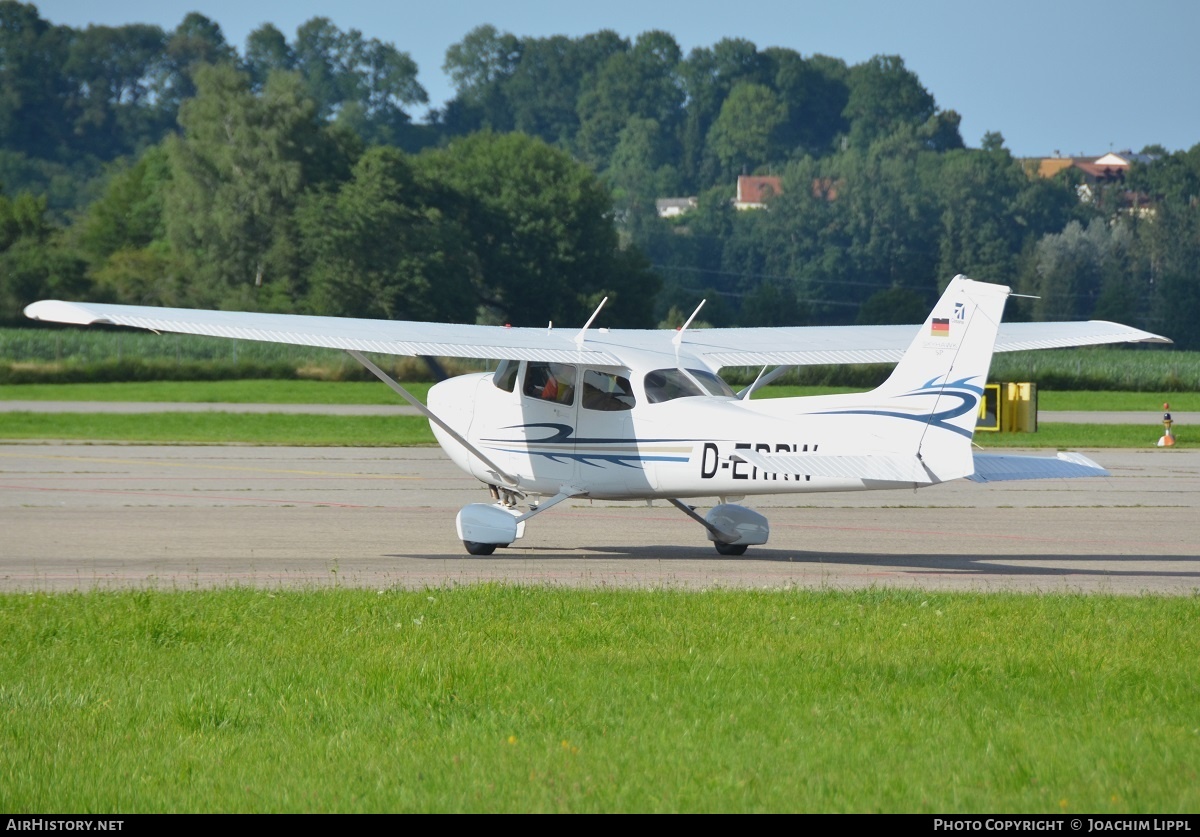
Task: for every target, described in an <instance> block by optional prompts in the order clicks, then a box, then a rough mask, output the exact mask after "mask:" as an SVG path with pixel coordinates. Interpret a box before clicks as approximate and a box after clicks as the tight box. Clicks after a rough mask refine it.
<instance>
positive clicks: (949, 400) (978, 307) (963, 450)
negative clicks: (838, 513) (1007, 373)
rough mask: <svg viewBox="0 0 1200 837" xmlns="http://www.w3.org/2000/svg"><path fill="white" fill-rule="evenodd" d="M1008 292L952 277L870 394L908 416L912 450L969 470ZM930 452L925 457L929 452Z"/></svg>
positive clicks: (969, 471)
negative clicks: (912, 434) (913, 440)
mask: <svg viewBox="0 0 1200 837" xmlns="http://www.w3.org/2000/svg"><path fill="white" fill-rule="evenodd" d="M1010 292H1011V291H1010V289H1009V288H1008V287H1006V286H1004V285H992V284H988V283H986V282H976V281H974V280H972V279H968V278H967V277H966V276H962V275H958V276H955V277H954V278H953V279H952V280H951V281H950V284H949V285H947V286H946V290H945V292H944V293H943V294H942V297H941V299H939V300H938V301H937V304H936V305H934V307H933V310H932V311H931V312H930V313H929V316H928V317H927V318H926V320H925V323H924V324H923V325H922V326H921V329H920V331H919V332H918V333H917V335H916V337H914V338H913V341H912V343H910V344H909V347H908V350H907V351H905V353H904V357H903V358H902V359H901V360H900V363H898V364H897V365H896V368H895V369H894V370H893V371H892V374H891V375H890V376H889V377H888V379H887V380H886V381H885V382H884V383H883V384H882V385H881V386H880V387H879V388H878V389H876V390H875V391H874V392H873V393H872V394H871V395H872V397H873V400H876V401H878V400H881V399H886V400H887V402H888V403H889V404H891V405H895V407H896V409H897V410H898V411H899V412H895V413H891V414H892V415H896V416H899V415H904V416H905V417H906V418H909V419H915V420H916V421H915V422H914V424H916V427H913V428H912V430H913V431H914V432H916V433H917V436H918V438H917V439H916V452H917V454H918V456H920V457H921V458H922V459H924V460H927V461H930V462H933V461H940V462H946V463H947V464H949V461H956V462H960V466H958V467H954V468H951V470H959V467H965V468H967V473H968V474H969V473H971V469H970V464H969V463H970V459H971V456H970V452H971V447H970V444H971V439H972V437H973V436H974V435H975V423H976V420H977V417H978V408H979V402H980V400H981V399H982V398H983V388H984V384H986V383H987V376H988V370H989V368H990V367H991V364H992V352H993V350H994V349H995V347H996V335H997V333H998V332H999V328H1000V319H1001V316H1002V315H1003V313H1004V303H1005V301H1006V300H1007V299H1008V295H1009V293H1010ZM931 455H932V457H931Z"/></svg>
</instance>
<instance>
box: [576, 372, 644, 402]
mask: <svg viewBox="0 0 1200 837" xmlns="http://www.w3.org/2000/svg"><path fill="white" fill-rule="evenodd" d="M582 403H583V408H584V409H585V410H604V411H607V412H618V411H620V410H632V409H633V405H634V397H633V387H632V386H630V384H629V379H628V378H625V377H622V376H620V375H612V374H610V373H608V372H597V371H596V370H595V369H587V370H584V373H583V402H582Z"/></svg>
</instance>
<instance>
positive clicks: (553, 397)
mask: <svg viewBox="0 0 1200 837" xmlns="http://www.w3.org/2000/svg"><path fill="white" fill-rule="evenodd" d="M521 391H522V392H524V393H525V394H526V395H528V396H529V397H530V398H537V399H540V400H542V401H554V402H555V403H558V404H567V405H570V404H574V403H575V367H574V366H573V365H571V364H569V363H534V362H532V361H531V362H530V363H528V364H526V365H525V386H524V387H523V388H522V390H521Z"/></svg>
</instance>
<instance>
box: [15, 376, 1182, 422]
mask: <svg viewBox="0 0 1200 837" xmlns="http://www.w3.org/2000/svg"><path fill="white" fill-rule="evenodd" d="M404 386H405V388H406V389H408V391H409V392H411V393H412V394H413V395H415V396H417V397H418V398H420V399H421V400H422V401H424V400H425V398H426V395H427V394H428V392H429V388H430V387H431V386H433V384H431V383H428V382H424V383H406V384H404ZM860 391H861V388H855V387H819V386H804V387H801V386H782V385H781V386H771V387H767V388H765V389H763V390H759V391H758V392H756V394H755V395H756V397H763V398H782V397H795V396H804V395H831V394H835V393H842V392H860ZM0 400H3V401H135V402H136V401H143V402H160V401H161V402H180V403H188V402H192V403H213V402H227V403H233V404H385V405H386V404H403V403H404V402H403V401H402V400H401V399H400V398H399V396H397V395H395V394H394V393H393V392H392V391H391V390H390V389H388V388H387V387H385V386H384V385H383V384H380V383H379V382H378V381H293V380H234V381H148V382H130V383H97V384H10V385H7V386H4V387H0ZM1164 401H1168V402H1170V404H1171V409H1172V410H1176V411H1179V412H1186V411H1200V392H1160V393H1146V392H1103V391H1100V392H1097V391H1084V390H1080V391H1070V390H1068V391H1059V390H1044V389H1043V390H1039V392H1038V407H1039V409H1042V410H1085V411H1090V410H1119V411H1144V412H1145V413H1146V416H1147V420H1148V421H1150V422H1153V421H1155V420H1156V416H1157V417H1158V418H1161V415H1160V414H1161V412H1162V405H1163V402H1164Z"/></svg>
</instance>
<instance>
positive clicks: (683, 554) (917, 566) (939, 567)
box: [384, 545, 1200, 579]
mask: <svg viewBox="0 0 1200 837" xmlns="http://www.w3.org/2000/svg"><path fill="white" fill-rule="evenodd" d="M384 557H388V558H408V559H422V560H423V559H428V560H437V561H445V560H446V558H447V556H446V555H444V554H440V555H401V554H394V555H388V556H384ZM461 559H462V560H465V561H472V562H476V561H478V562H487V561H497V562H508V561H534V562H537V561H551V560H570V561H573V562H580V563H583V562H586V561H589V560H614V559H616V560H628V561H658V562H661V561H701V562H704V563H708V564H713V565H717V564H720V565H725V566H728V567H731V568H733V567H737V566H738V565H740V564H748V563H754V562H763V561H765V562H771V563H776V564H796V565H802V566H826V567H828V566H836V567H847V568H849V567H871V568H875V569H879V570H894V571H897V572H905V573H907V574H910V575H922V574H941V573H946V572H954V573H963V574H974V575H977V576H989V575H992V576H1079V577H1099V578H1103V577H1109V578H1123V577H1140V578H1178V579H1187V578H1196V579H1200V570H1193V569H1190V568H1189V569H1183V568H1181V569H1179V570H1163V569H1161V567H1159V568H1156V569H1149V568H1145V567H1139V565H1140V564H1148V563H1153V564H1156V565H1162V564H1171V563H1175V562H1179V563H1184V564H1187V565H1191V566H1197V565H1198V563H1200V562H1198V559H1197V558H1195V557H1193V556H1187V555H1104V554H1095V553H1088V554H1080V555H1029V554H1008V555H971V554H958V555H955V554H938V555H922V554H912V553H909V554H889V553H860V552H819V551H805V550H790V549H767V548H763V547H755V548H753V549H752V550H751V551H749V552H747V553H746V554H745V555H744V556H740V557H728V556H723V555H717V554H716V553H715V552H714V551H713V550H712V548H711V547H709V546H700V545H697V546H630V547H621V546H612V545H607V546H581V547H579V548H577V549H558V548H554V547H520V548H518V549H511V550H506V549H499V550H497V551H496V552H495V553H494V554H492V555H488V556H478V557H475V556H469V555H463V556H461ZM1073 562H1078V563H1079V564H1080V565H1079V566H1070V564H1071V563H1073ZM1084 564H1086V565H1088V566H1083V565H1084ZM1064 565H1066V566H1064ZM1095 565H1101V566H1095Z"/></svg>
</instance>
